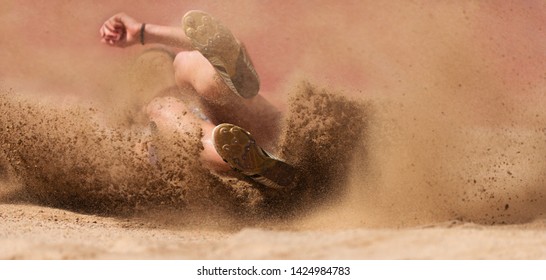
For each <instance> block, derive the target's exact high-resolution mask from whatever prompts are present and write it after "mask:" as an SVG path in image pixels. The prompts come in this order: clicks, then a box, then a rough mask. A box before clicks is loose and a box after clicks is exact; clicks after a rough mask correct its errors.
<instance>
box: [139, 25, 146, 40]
mask: <svg viewBox="0 0 546 280" xmlns="http://www.w3.org/2000/svg"><path fill="white" fill-rule="evenodd" d="M145 28H146V23H143V24H142V25H141V26H140V44H141V45H144V29H145Z"/></svg>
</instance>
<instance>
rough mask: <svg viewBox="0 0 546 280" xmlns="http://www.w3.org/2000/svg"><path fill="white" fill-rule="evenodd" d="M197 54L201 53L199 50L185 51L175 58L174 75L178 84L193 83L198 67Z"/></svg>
mask: <svg viewBox="0 0 546 280" xmlns="http://www.w3.org/2000/svg"><path fill="white" fill-rule="evenodd" d="M197 55H200V54H199V52H197V51H184V52H180V53H178V54H177V55H176V57H175V58H174V61H173V67H174V76H175V79H176V83H177V84H178V86H185V85H187V84H192V80H193V78H194V76H195V69H196V67H197Z"/></svg>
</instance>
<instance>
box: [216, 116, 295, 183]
mask: <svg viewBox="0 0 546 280" xmlns="http://www.w3.org/2000/svg"><path fill="white" fill-rule="evenodd" d="M212 134H213V136H212V137H213V142H214V147H215V149H216V152H217V153H218V154H219V155H220V157H221V158H222V159H223V160H224V161H225V162H226V163H227V164H228V165H229V166H230V167H231V168H232V169H234V170H235V171H238V172H240V173H242V174H243V175H245V176H247V177H249V178H251V179H253V180H254V181H256V182H258V183H260V184H262V185H264V186H266V187H269V188H274V189H280V190H285V189H291V188H293V187H294V186H295V183H296V175H297V170H296V169H295V168H294V167H292V166H291V165H289V164H287V163H285V162H283V161H281V160H279V159H276V158H273V157H271V156H270V155H269V154H267V152H265V151H264V150H263V149H262V148H261V147H260V146H259V145H258V144H257V143H256V140H255V139H254V138H253V137H252V135H250V133H249V132H248V131H246V130H244V129H243V128H241V127H238V126H236V125H232V124H220V125H218V126H216V127H215V128H214V130H213V132H212Z"/></svg>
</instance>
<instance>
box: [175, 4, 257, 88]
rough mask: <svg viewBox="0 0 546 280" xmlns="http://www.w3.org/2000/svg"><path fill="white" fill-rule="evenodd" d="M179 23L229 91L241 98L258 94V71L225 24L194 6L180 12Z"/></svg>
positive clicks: (194, 46)
mask: <svg viewBox="0 0 546 280" xmlns="http://www.w3.org/2000/svg"><path fill="white" fill-rule="evenodd" d="M182 25H183V28H184V32H185V34H186V36H187V37H188V38H189V39H190V41H191V43H192V46H193V48H194V49H196V50H198V51H199V52H200V53H201V54H203V56H204V57H205V58H207V59H208V60H209V62H210V63H211V64H212V66H213V67H214V69H215V70H216V72H217V73H218V74H219V76H220V77H221V78H222V80H223V81H224V82H225V84H226V85H227V86H228V87H229V88H230V89H231V91H233V92H234V93H235V94H237V95H239V96H241V97H243V98H251V97H254V96H256V95H257V94H258V91H259V89H260V80H259V77H258V74H257V73H256V70H255V69H254V66H253V64H252V61H251V60H250V57H249V55H248V53H247V51H246V49H245V47H244V46H243V45H242V44H241V43H240V42H239V41H237V39H236V38H235V36H233V34H232V33H231V31H230V30H229V29H228V28H226V27H225V26H224V25H222V23H221V22H220V21H218V20H216V19H215V18H213V17H212V16H211V15H209V14H207V13H205V12H203V11H196V10H194V11H189V12H187V13H186V14H185V15H184V17H183V18H182Z"/></svg>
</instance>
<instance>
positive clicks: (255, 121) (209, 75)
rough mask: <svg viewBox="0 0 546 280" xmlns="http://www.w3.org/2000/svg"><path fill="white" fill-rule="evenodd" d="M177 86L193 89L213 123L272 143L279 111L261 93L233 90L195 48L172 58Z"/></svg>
mask: <svg viewBox="0 0 546 280" xmlns="http://www.w3.org/2000/svg"><path fill="white" fill-rule="evenodd" d="M173 65H174V69H175V80H176V83H177V85H178V86H179V87H181V88H188V89H189V90H194V91H195V93H196V94H197V97H198V98H199V100H200V104H201V107H202V109H203V110H204V111H205V113H206V114H207V116H208V118H209V119H210V121H211V122H212V123H213V124H220V123H232V124H236V125H238V126H241V127H244V128H245V129H247V130H249V131H250V132H251V133H252V134H253V135H254V136H255V137H256V140H257V141H258V142H259V143H260V144H261V145H263V146H264V147H265V148H266V149H268V150H272V149H273V148H274V147H275V143H276V140H277V137H278V135H279V122H280V119H281V112H280V110H279V109H278V108H276V107H275V106H273V105H272V104H271V103H270V102H269V101H267V100H266V99H265V98H264V97H263V96H261V95H260V94H258V95H256V96H254V97H252V98H250V99H244V98H241V97H240V96H237V95H236V94H234V93H233V92H232V91H231V90H230V89H229V88H228V87H227V86H226V85H225V84H224V82H223V81H222V80H221V79H220V77H219V76H218V74H217V73H216V71H215V69H214V67H213V66H212V65H211V64H210V62H209V61H208V60H207V59H206V58H205V57H204V56H203V55H202V54H201V53H199V52H198V51H189V52H188V51H184V52H180V53H179V54H178V55H177V56H176V58H175V60H174V63H173Z"/></svg>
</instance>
